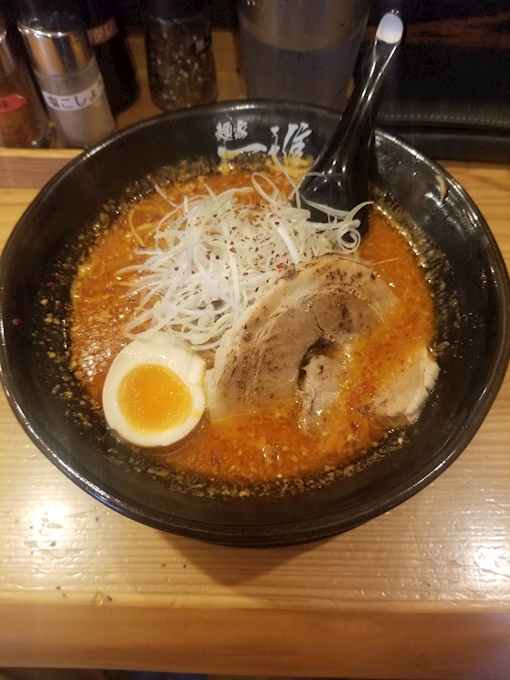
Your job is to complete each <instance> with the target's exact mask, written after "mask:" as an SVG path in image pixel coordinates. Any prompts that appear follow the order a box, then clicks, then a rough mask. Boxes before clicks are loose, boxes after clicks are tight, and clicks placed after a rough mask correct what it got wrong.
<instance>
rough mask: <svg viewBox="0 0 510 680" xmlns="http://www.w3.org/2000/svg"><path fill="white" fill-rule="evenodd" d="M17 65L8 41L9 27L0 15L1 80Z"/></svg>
mask: <svg viewBox="0 0 510 680" xmlns="http://www.w3.org/2000/svg"><path fill="white" fill-rule="evenodd" d="M15 67H16V63H15V61H14V55H13V53H12V52H11V49H10V47H9V43H8V41H7V25H6V23H5V19H4V17H3V16H2V15H1V14H0V78H6V77H7V76H9V75H10V74H11V73H12V72H13V71H14V69H15Z"/></svg>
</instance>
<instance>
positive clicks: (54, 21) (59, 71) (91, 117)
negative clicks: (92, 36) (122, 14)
mask: <svg viewBox="0 0 510 680" xmlns="http://www.w3.org/2000/svg"><path fill="white" fill-rule="evenodd" d="M18 28H19V31H20V33H21V35H22V36H23V39H24V41H25V45H26V47H27V51H28V53H29V55H30V59H31V62H32V66H33V70H34V74H35V77H36V78H37V81H38V83H39V87H40V88H41V92H42V95H43V97H44V100H45V102H46V105H47V107H48V111H49V114H50V117H51V119H52V120H53V123H54V125H55V128H56V131H57V135H58V137H59V138H60V141H61V142H62V144H63V145H64V146H68V147H88V146H91V145H93V144H96V143H97V142H99V141H100V140H101V139H103V138H104V137H106V136H108V135H109V134H111V133H113V132H114V131H115V121H114V120H113V116H112V112H111V109H110V105H109V103H108V99H107V97H106V92H105V88H104V82H103V78H102V76H101V73H100V71H99V68H98V65H97V61H96V59H95V57H94V53H93V52H92V48H91V46H90V44H89V42H88V39H87V34H86V31H85V28H84V26H83V24H82V23H81V21H80V20H79V19H78V17H76V16H75V15H72V14H68V13H66V12H59V11H50V12H44V11H38V12H37V13H36V14H32V15H30V14H29V15H23V14H22V16H21V18H20V19H19V21H18Z"/></svg>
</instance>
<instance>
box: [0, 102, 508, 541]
mask: <svg viewBox="0 0 510 680" xmlns="http://www.w3.org/2000/svg"><path fill="white" fill-rule="evenodd" d="M336 123H337V114H335V113H334V112H331V111H327V110H322V109H319V108H315V107H312V106H306V105H294V104H286V103H281V102H278V103H275V102H264V101H258V102H235V103H220V104H215V105H210V106H205V107H197V108H195V109H190V110H186V111H183V112H177V113H169V114H163V115H161V116H158V117H156V118H151V119H149V120H146V121H143V122H141V123H138V124H136V125H134V126H131V127H130V128H127V129H126V130H123V131H122V132H120V133H118V134H116V135H114V136H112V137H111V138H109V139H107V140H105V141H104V142H102V143H101V144H99V145H97V146H95V147H94V148H92V149H90V150H88V151H86V152H85V153H83V154H82V155H80V156H79V157H78V158H76V159H75V160H74V161H72V162H71V163H69V164H68V165H67V166H66V167H65V168H64V169H63V170H62V171H61V172H60V173H59V174H57V175H56V176H55V177H54V178H53V179H52V180H51V181H50V182H49V183H48V184H47V185H46V186H45V187H44V188H43V189H42V190H41V192H40V193H39V194H38V196H37V197H36V199H35V200H34V201H33V203H32V204H31V205H30V206H29V208H28V209H27V210H26V212H25V213H24V215H23V216H22V217H21V219H20V220H19V222H18V224H17V225H16V227H15V228H14V230H13V232H12V234H11V236H10V238H9V239H8V242H7V244H6V246H5V249H4V252H3V254H2V257H1V261H0V295H1V308H0V314H1V319H0V322H1V344H0V362H1V369H2V382H3V386H4V389H5V391H6V394H7V398H8V400H9V403H10V405H11V407H12V409H13V411H14V413H15V415H16V416H17V418H18V420H19V421H20V423H21V425H22V426H23V428H24V429H25V431H26V433H27V434H28V436H29V437H30V438H31V439H32V441H33V442H34V443H35V444H36V445H37V447H38V448H39V449H40V450H41V451H42V453H43V454H44V455H45V456H47V457H48V458H49V459H50V460H51V461H52V462H53V463H54V464H55V465H56V466H57V467H58V468H59V469H60V470H61V471H62V472H63V473H64V474H65V475H67V476H68V477H69V478H70V479H71V480H73V481H74V482H75V483H76V484H77V485H78V486H80V487H81V488H82V489H84V490H85V491H87V492H88V493H89V494H91V495H92V496H94V497H95V498H96V499H98V500H99V501H101V502H103V503H105V504H106V505H108V506H109V507H111V508H114V509H115V510H117V511H119V512H120V513H122V514H124V515H126V516H128V517H130V518H132V519H133V520H137V521H139V522H142V523H145V524H147V525H150V526H152V527H156V528H158V529H161V530H165V531H169V532H172V533H176V534H180V535H185V536H189V537H193V538H197V539H203V540H206V541H211V542H215V543H220V544H226V545H237V546H273V545H288V544H295V543H301V542H305V541H310V540H314V539H319V538H325V537H328V536H331V535H334V534H337V533H340V532H343V531H346V530H348V529H351V528H353V527H355V526H357V525H359V524H361V523H363V522H366V521H367V520H370V519H371V518H373V517H375V516H377V515H380V514H382V513H384V512H386V511H387V510H389V509H391V508H392V507H394V506H396V505H397V504H399V503H402V502H403V501H405V500H406V499H408V498H409V497H410V496H412V495H413V494H415V493H416V492H418V491H419V490H420V489H422V488H423V487H424V486H426V485H427V484H428V483H430V482H431V481H432V480H433V479H434V478H436V477H437V476H438V475H439V474H440V473H441V472H442V471H443V470H445V468H446V467H447V466H448V465H449V464H450V463H452V461H454V460H455V459H456V458H457V456H459V454H460V453H461V452H462V451H463V449H464V448H465V447H466V446H467V444H468V443H469V441H470V440H471V438H472V437H473V436H474V434H475V432H476V431H477V429H478V428H479V426H480V425H481V423H482V421H483V420H484V418H485V416H486V415H487V412H488V410H489V408H490V406H491V404H492V402H493V400H494V398H495V396H496V394H497V392H498V389H499V387H500V385H501V382H502V380H503V378H504V375H505V371H506V367H507V365H508V360H509V354H510V326H509V318H508V310H509V309H510V292H509V280H508V274H507V271H506V268H505V264H504V261H503V259H502V257H501V254H500V252H499V250H498V247H497V245H496V243H495V241H494V238H493V236H492V234H491V232H490V230H489V228H488V226H487V224H486V223H485V221H484V219H483V218H482V216H481V215H480V213H479V212H478V210H477V208H476V206H475V205H474V204H473V203H472V201H471V200H470V198H469V197H468V196H467V195H466V193H465V192H464V191H463V190H462V188H461V187H460V186H459V185H458V184H457V183H456V182H455V181H454V180H453V179H452V178H451V177H450V176H449V175H448V174H447V173H446V172H445V171H444V170H443V169H442V168H441V167H439V166H438V165H436V164H434V163H433V162H431V161H430V160H428V159H426V158H425V157H424V156H422V155H421V154H420V153H419V152H417V151H416V150H414V149H412V148H410V147H409V146H407V145H406V144H405V143H403V142H402V141H400V140H399V139H397V138H395V137H393V136H391V135H389V134H386V133H384V132H383V131H380V130H378V131H377V132H376V136H375V163H374V168H373V191H374V195H375V197H376V199H377V201H381V202H382V203H384V204H385V206H388V209H389V210H391V211H392V212H394V213H395V214H396V215H398V216H399V219H400V220H402V221H403V222H405V224H406V228H408V230H409V231H410V233H412V234H413V233H416V234H417V235H418V236H419V238H417V240H416V242H417V243H419V244H421V245H420V248H421V249H422V250H423V252H421V255H422V257H424V258H425V260H426V261H427V264H428V271H429V275H430V280H431V285H432V286H433V288H434V294H435V297H436V299H437V301H438V303H437V304H438V347H440V351H439V353H438V363H439V365H440V375H439V378H438V381H437V383H436V386H435V388H434V390H433V392H432V394H431V395H430V397H429V399H428V401H427V402H426V404H425V407H424V409H423V411H422V413H421V415H420V417H419V419H418V421H417V422H416V423H415V424H414V425H411V426H410V427H409V428H408V430H407V435H406V437H405V440H404V441H403V443H399V444H398V445H397V444H395V445H392V444H391V443H388V444H387V445H386V446H385V448H384V450H380V451H378V452H377V455H371V456H367V457H365V458H364V459H363V460H362V461H360V462H359V464H357V465H354V466H353V465H351V466H349V468H348V469H347V468H346V469H345V470H344V472H343V473H342V471H339V472H338V474H336V475H334V476H333V478H332V480H330V481H323V482H321V481H319V482H317V483H314V484H303V485H302V486H301V487H297V488H294V489H293V491H292V492H287V493H285V492H279V493H266V494H256V493H253V494H250V495H239V494H235V493H232V494H219V493H216V494H213V493H208V492H207V489H204V488H203V487H200V485H198V486H197V485H196V484H195V485H192V484H191V482H189V483H188V481H187V480H186V479H185V478H177V476H176V475H174V474H173V473H172V472H169V471H168V470H166V471H164V472H162V470H160V469H159V470H158V465H157V464H156V463H154V461H153V463H154V464H149V463H147V464H144V463H143V460H142V458H140V457H139V456H138V454H137V453H136V452H135V451H133V448H132V447H131V446H130V445H128V444H125V443H120V442H119V441H118V439H117V438H115V437H114V436H113V435H112V433H111V432H110V431H109V430H108V428H107V427H106V425H105V423H104V420H103V418H102V417H101V414H100V413H98V412H97V411H94V410H93V409H90V408H89V405H88V402H87V400H86V399H84V395H83V393H82V388H81V387H80V385H79V384H78V383H77V382H76V380H75V377H74V375H73V374H72V372H71V371H70V370H69V368H68V364H67V358H66V357H67V348H66V346H65V336H64V334H63V333H62V328H61V326H62V323H65V310H66V308H67V306H68V305H69V302H70V285H71V282H72V279H73V276H74V273H75V271H76V267H77V261H78V258H79V256H80V254H81V253H82V252H83V247H84V246H83V244H84V243H87V242H88V240H90V234H89V231H90V229H89V225H90V224H92V223H94V222H95V221H97V219H98V215H101V214H103V212H104V210H105V206H106V207H108V206H110V208H111V207H112V206H116V205H118V204H119V203H120V202H121V201H123V200H124V199H125V198H126V196H127V195H128V194H130V195H136V194H137V192H140V191H143V188H144V186H146V184H147V182H150V181H152V179H153V178H155V177H158V176H159V175H160V173H161V171H162V168H169V167H176V166H179V165H180V164H182V163H188V164H190V163H191V164H193V163H204V162H206V163H209V164H211V165H217V164H218V162H219V160H220V157H222V158H225V157H237V156H239V155H243V154H249V153H257V154H262V155H264V154H269V153H270V152H271V150H272V149H275V148H276V149H277V150H278V151H284V152H286V153H290V154H293V155H295V156H297V157H299V156H300V155H301V156H305V155H306V156H311V157H314V156H316V155H317V153H318V151H319V150H320V149H321V148H322V147H323V145H324V144H325V143H326V141H327V140H328V138H329V136H330V135H331V133H332V131H333V129H334V127H335V125H336ZM151 178H152V179H151ZM413 230H414V231H413ZM45 296H48V297H51V298H52V299H53V301H54V303H55V305H54V307H55V306H57V305H56V303H57V302H58V306H60V307H61V309H62V318H60V319H56V322H55V323H53V321H55V320H54V319H53V320H50V321H51V323H48V318H47V314H46V312H45V310H44V305H42V303H41V301H42V298H44V297H45ZM49 350H50V351H49ZM63 393H65V394H66V395H68V396H66V399H65V400H64V399H63V398H62V394H63Z"/></svg>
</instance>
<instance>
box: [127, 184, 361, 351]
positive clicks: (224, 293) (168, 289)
mask: <svg viewBox="0 0 510 680" xmlns="http://www.w3.org/2000/svg"><path fill="white" fill-rule="evenodd" d="M253 189H255V191H256V192H257V193H258V195H259V196H260V199H261V200H260V202H258V201H257V204H256V205H252V204H248V203H246V202H243V201H242V195H243V194H246V193H248V192H252V191H253ZM296 189H297V187H294V193H295V192H296ZM156 190H157V191H158V192H159V193H160V194H161V195H163V196H165V194H164V191H163V190H162V189H161V188H160V187H156ZM206 190H207V194H206V195H201V196H195V197H192V198H185V199H184V200H183V202H182V204H181V205H180V206H177V205H175V204H174V203H172V201H170V200H169V199H168V198H166V200H167V202H168V204H169V206H170V207H171V208H172V209H171V210H170V211H169V212H168V214H167V215H165V217H163V218H162V219H161V220H160V222H159V224H158V225H157V227H156V231H155V245H154V246H153V247H151V248H139V249H138V250H137V253H139V254H141V255H143V256H145V262H144V264H143V265H142V266H141V267H138V266H137V267H132V268H128V269H126V270H124V272H129V271H131V272H132V271H136V272H137V281H136V283H135V284H134V285H133V286H132V288H131V289H130V294H136V295H138V296H139V306H138V309H137V311H136V314H135V315H134V318H132V319H131V320H130V321H129V322H128V323H127V324H126V325H125V332H126V335H127V336H128V337H131V338H134V337H138V338H140V337H144V336H150V335H152V334H153V333H155V332H156V331H158V330H162V329H164V330H166V331H168V332H169V333H171V334H172V335H173V336H174V337H175V338H179V339H181V340H182V341H184V342H187V343H189V344H191V345H192V346H194V347H195V349H198V350H206V349H214V348H216V347H217V346H218V344H219V342H220V340H221V336H222V335H223V333H224V332H225V331H226V330H227V329H228V328H230V327H231V326H232V325H233V324H234V323H235V322H236V320H237V319H238V318H239V316H240V315H241V314H242V313H243V311H244V310H245V309H246V308H247V307H248V306H249V305H250V304H252V303H253V302H254V301H255V300H256V299H257V298H258V297H260V296H261V295H262V294H263V292H264V291H263V289H264V287H265V285H266V284H267V283H268V282H269V281H270V280H271V279H272V278H274V277H275V276H276V275H277V274H279V273H281V272H282V271H283V270H284V269H285V268H286V267H287V266H288V265H290V264H298V263H300V262H306V261H309V260H311V259H312V258H314V257H319V256H321V255H325V254H327V253H334V252H337V253H341V254H349V253H353V252H354V251H355V250H356V249H357V248H358V245H359V242H360V234H359V231H358V227H359V225H360V221H359V220H357V219H355V215H356V212H357V210H359V209H360V208H362V207H363V206H364V205H366V203H362V204H360V205H359V206H356V207H355V208H353V210H351V211H350V212H349V213H346V212H341V211H338V210H334V211H331V210H329V209H327V208H325V207H324V206H316V207H317V208H318V209H322V210H323V211H324V212H326V213H327V215H328V222H327V223H320V222H311V221H310V212H309V210H306V209H305V208H303V207H299V205H300V204H299V200H298V201H297V207H296V206H294V205H292V204H291V203H290V202H289V199H288V198H287V197H286V196H284V195H283V194H282V193H281V192H280V191H279V189H278V187H277V186H276V184H275V183H274V182H273V181H272V180H271V178H270V177H268V176H267V175H265V174H262V173H260V172H254V173H253V174H252V186H247V187H241V188H236V189H229V190H227V191H224V192H222V193H220V194H215V193H214V192H213V191H212V190H211V189H210V187H208V186H206ZM296 195H297V194H296Z"/></svg>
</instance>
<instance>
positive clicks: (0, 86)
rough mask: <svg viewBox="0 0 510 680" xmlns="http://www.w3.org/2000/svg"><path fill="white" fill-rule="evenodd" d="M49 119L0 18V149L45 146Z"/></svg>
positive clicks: (47, 139)
mask: <svg viewBox="0 0 510 680" xmlns="http://www.w3.org/2000/svg"><path fill="white" fill-rule="evenodd" d="M49 141H50V130H49V125H48V117H47V116H46V112H45V111H44V108H43V105H42V103H41V101H40V100H39V96H38V94H37V91H36V89H35V85H34V83H33V82H32V78H31V76H30V74H29V72H28V68H27V67H26V64H25V62H24V61H23V60H22V59H21V58H20V57H18V56H17V55H15V54H14V52H13V51H12V50H11V47H10V45H9V42H8V37H7V27H6V23H5V19H4V18H3V16H2V15H0V146H7V147H19V148H37V147H42V146H48V144H49Z"/></svg>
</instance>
